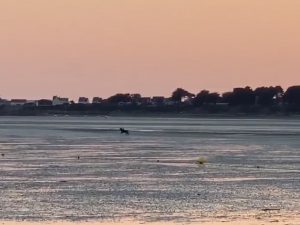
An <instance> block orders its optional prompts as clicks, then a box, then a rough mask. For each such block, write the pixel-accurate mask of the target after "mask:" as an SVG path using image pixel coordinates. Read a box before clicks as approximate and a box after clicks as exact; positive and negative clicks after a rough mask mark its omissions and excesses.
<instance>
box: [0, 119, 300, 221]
mask: <svg viewBox="0 0 300 225" xmlns="http://www.w3.org/2000/svg"><path fill="white" fill-rule="evenodd" d="M120 127H123V128H125V129H129V131H130V135H124V134H123V135H122V134H120V132H119V128H120ZM1 154H2V155H1ZM198 158H201V160H203V161H205V162H204V164H201V165H199V164H197V159H198ZM0 199H1V200H0V218H1V219H2V220H24V219H25V220H74V221H80V220H122V219H123V218H132V219H136V220H141V221H165V220H171V221H182V220H191V221H194V220H197V219H201V218H209V217H211V216H216V215H218V216H228V215H231V214H239V213H242V212H249V211H251V210H261V209H265V208H274V209H280V210H285V211H290V212H293V213H299V209H300V201H299V199H300V120H297V119H289V118H286V119H224V118H223V119H222V118H219V119H218V118H141V117H137V118H127V117H100V116H99V117H0Z"/></svg>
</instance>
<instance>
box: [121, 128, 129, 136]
mask: <svg viewBox="0 0 300 225" xmlns="http://www.w3.org/2000/svg"><path fill="white" fill-rule="evenodd" d="M120 132H121V134H127V135H129V130H125V129H124V128H120Z"/></svg>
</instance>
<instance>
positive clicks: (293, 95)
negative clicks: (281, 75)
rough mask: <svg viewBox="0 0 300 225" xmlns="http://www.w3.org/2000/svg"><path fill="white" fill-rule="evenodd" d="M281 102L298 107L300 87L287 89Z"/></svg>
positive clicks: (299, 103)
mask: <svg viewBox="0 0 300 225" xmlns="http://www.w3.org/2000/svg"><path fill="white" fill-rule="evenodd" d="M283 100H284V102H285V103H288V104H295V105H300V86H291V87H289V88H288V89H287V90H286V92H285V94H284V96H283Z"/></svg>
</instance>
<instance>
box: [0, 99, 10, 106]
mask: <svg viewBox="0 0 300 225" xmlns="http://www.w3.org/2000/svg"><path fill="white" fill-rule="evenodd" d="M2 105H9V101H8V100H6V99H2V98H0V106H2Z"/></svg>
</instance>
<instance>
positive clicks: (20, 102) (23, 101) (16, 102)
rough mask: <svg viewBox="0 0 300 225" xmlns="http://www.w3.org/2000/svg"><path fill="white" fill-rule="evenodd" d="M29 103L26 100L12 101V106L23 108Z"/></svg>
mask: <svg viewBox="0 0 300 225" xmlns="http://www.w3.org/2000/svg"><path fill="white" fill-rule="evenodd" d="M26 103H27V100H26V99H12V100H11V101H10V105H11V106H23V105H25V104H26Z"/></svg>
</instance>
